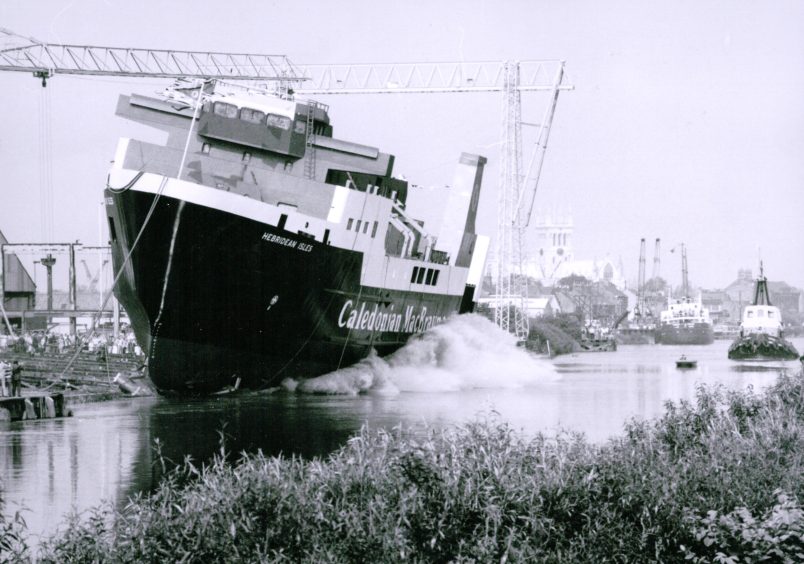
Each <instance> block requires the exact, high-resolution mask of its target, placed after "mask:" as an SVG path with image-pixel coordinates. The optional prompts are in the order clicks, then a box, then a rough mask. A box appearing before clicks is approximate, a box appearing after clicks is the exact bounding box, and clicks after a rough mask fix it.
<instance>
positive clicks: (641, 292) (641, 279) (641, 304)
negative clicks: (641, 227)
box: [634, 237, 645, 319]
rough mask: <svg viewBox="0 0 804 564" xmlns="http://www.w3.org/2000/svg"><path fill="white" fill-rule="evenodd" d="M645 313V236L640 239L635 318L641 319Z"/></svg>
mask: <svg viewBox="0 0 804 564" xmlns="http://www.w3.org/2000/svg"><path fill="white" fill-rule="evenodd" d="M643 315H645V238H644V237H643V238H642V239H640V241H639V275H638V277H637V303H636V307H635V308H634V318H635V319H639V318H641V317H642V316H643Z"/></svg>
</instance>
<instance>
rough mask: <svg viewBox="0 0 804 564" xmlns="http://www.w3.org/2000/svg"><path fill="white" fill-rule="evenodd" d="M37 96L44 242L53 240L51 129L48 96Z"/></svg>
mask: <svg viewBox="0 0 804 564" xmlns="http://www.w3.org/2000/svg"><path fill="white" fill-rule="evenodd" d="M40 90H41V95H40V96H39V196H40V198H41V201H42V207H41V210H40V221H41V236H42V238H43V240H44V241H45V242H50V241H51V240H52V239H53V128H52V123H51V119H50V115H51V109H50V106H51V104H50V94H49V91H48V89H47V88H42V89H40Z"/></svg>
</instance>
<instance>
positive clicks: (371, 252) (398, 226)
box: [105, 82, 488, 394]
mask: <svg viewBox="0 0 804 564" xmlns="http://www.w3.org/2000/svg"><path fill="white" fill-rule="evenodd" d="M117 114H118V115H120V116H122V117H125V118H127V119H130V120H134V121H136V122H140V123H143V124H146V125H148V126H151V127H155V128H158V129H160V130H162V131H163V132H165V133H166V134H167V139H166V142H165V143H164V144H155V143H150V142H145V141H138V140H135V139H121V140H120V141H119V143H118V147H117V151H116V154H115V157H114V161H113V165H112V167H111V170H110V172H109V176H108V181H107V188H106V190H105V201H106V212H107V215H108V220H109V230H110V238H111V244H112V256H113V264H114V267H115V272H120V278H119V280H118V282H117V284H116V286H115V295H116V297H117V298H118V299H119V301H120V303H121V304H122V305H123V306H124V308H125V310H126V312H127V314H128V316H129V319H130V320H131V324H132V328H133V330H134V333H135V335H136V338H137V341H138V343H139V344H140V346H141V347H142V349H143V350H144V351H146V354H147V359H148V374H149V376H150V378H151V380H152V381H153V383H154V385H155V386H156V388H157V389H158V390H159V391H160V392H163V393H178V394H207V393H213V392H216V391H219V390H222V389H227V388H231V387H232V386H235V387H236V386H242V387H249V388H263V387H269V386H273V385H276V384H277V383H278V382H280V381H281V380H282V379H284V378H288V377H293V378H300V377H301V378H303V377H311V376H316V375H319V374H322V373H325V372H328V371H331V370H334V369H337V368H339V367H342V366H347V365H349V364H351V363H354V362H356V361H357V360H359V359H361V358H363V357H365V356H367V355H368V354H369V353H370V352H371V351H372V349H373V350H375V351H376V352H377V354H379V355H381V356H382V355H385V354H388V353H390V352H393V351H394V350H396V349H398V348H399V347H401V346H402V345H403V344H405V342H406V341H407V340H408V339H409V338H410V337H411V336H412V335H415V334H417V333H420V332H423V331H425V330H426V329H428V328H429V327H431V326H433V325H435V324H438V323H441V322H442V321H444V320H446V319H447V318H448V317H449V316H451V315H453V314H456V313H463V312H468V311H471V309H472V307H473V297H474V292H475V289H476V285H477V283H478V282H479V280H480V275H481V272H482V269H483V264H484V262H485V254H486V250H487V248H488V238H486V237H483V236H478V235H476V234H475V216H476V213H477V205H478V198H479V195H480V186H481V180H482V176H483V169H484V165H485V163H486V159H485V158H484V157H482V156H478V155H471V154H466V153H464V154H461V155H460V158H459V162H458V165H457V171H456V174H455V178H454V182H453V183H452V185H451V187H450V188H449V189H448V194H447V195H446V200H447V203H446V211H445V213H444V217H443V220H442V223H441V226H440V229H439V231H438V232H437V233H435V234H431V233H429V232H428V231H426V230H425V228H424V226H423V223H422V222H421V221H418V220H416V219H415V218H413V217H411V216H410V215H409V213H408V211H407V209H406V200H407V196H408V190H409V185H408V182H407V181H406V180H404V179H399V178H395V177H394V175H393V165H394V157H393V155H390V154H387V153H383V152H381V151H380V150H379V149H377V148H375V147H372V146H368V145H362V144H358V143H354V142H351V141H345V140H341V139H337V138H335V137H333V127H332V125H331V123H330V118H329V108H328V107H327V106H325V105H323V104H320V103H318V102H315V101H311V100H301V99H298V98H294V97H293V95H292V93H291V92H281V91H279V92H269V91H266V90H262V89H256V88H248V87H244V86H239V85H233V84H226V83H223V82H210V83H206V84H205V86H204V88H202V89H199V88H198V87H195V88H180V85H176V86H175V87H174V88H171V89H168V91H167V92H166V94H165V95H164V96H157V97H151V96H142V95H137V94H132V95H130V96H121V97H120V99H119V101H118V107H117Z"/></svg>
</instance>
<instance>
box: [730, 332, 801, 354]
mask: <svg viewBox="0 0 804 564" xmlns="http://www.w3.org/2000/svg"><path fill="white" fill-rule="evenodd" d="M728 357H729V359H730V360H796V359H797V358H798V357H799V356H798V351H797V350H796V347H795V346H793V344H792V343H791V342H789V341H787V340H786V339H783V338H781V337H775V336H773V335H766V334H764V333H757V334H752V335H747V336H745V337H740V338H738V339H735V341H734V342H733V343H732V344H731V346H730V347H729V352H728Z"/></svg>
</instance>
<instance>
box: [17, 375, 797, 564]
mask: <svg viewBox="0 0 804 564" xmlns="http://www.w3.org/2000/svg"><path fill="white" fill-rule="evenodd" d="M803 477H804V375H802V374H799V375H797V376H784V375H783V376H781V377H780V378H779V380H778V382H777V383H776V384H775V385H774V386H773V387H771V388H770V389H769V390H767V392H766V393H764V394H763V395H757V394H755V393H753V392H752V391H750V390H749V391H746V392H740V393H736V392H724V391H722V390H720V389H707V388H701V389H699V391H698V394H697V397H696V400H695V402H680V403H677V404H674V403H668V404H667V406H666V411H665V413H664V415H663V416H662V417H660V418H658V419H656V420H652V421H632V422H629V423H628V424H627V425H626V427H625V431H624V433H623V434H622V435H621V436H619V437H617V438H615V439H612V440H611V441H609V442H608V443H607V444H605V445H603V446H594V445H590V444H589V443H587V442H586V441H585V440H584V438H583V437H582V436H578V435H574V434H571V433H563V434H560V435H559V436H558V437H546V436H537V437H535V438H532V439H528V438H525V437H523V436H521V434H519V433H517V432H516V431H515V430H513V429H511V428H510V427H509V426H508V425H506V424H504V423H501V422H500V421H499V420H497V419H496V418H494V417H493V416H490V417H488V418H485V419H482V418H481V419H478V420H476V421H474V422H472V423H469V424H467V425H464V426H461V427H456V428H449V429H445V430H435V429H424V430H422V429H401V428H397V429H394V430H393V431H384V430H368V429H364V430H363V431H362V432H361V433H360V434H359V435H358V436H356V437H354V438H353V439H351V440H350V441H349V442H348V443H347V444H346V445H344V447H343V448H342V449H341V450H339V451H338V452H336V453H335V454H333V455H332V456H330V457H329V458H328V459H326V460H318V459H316V460H311V461H304V460H301V459H298V458H267V457H264V456H262V455H259V454H258V455H251V456H244V457H243V458H242V459H241V460H240V461H239V462H238V463H236V464H230V463H227V462H226V461H225V456H224V453H223V452H221V454H220V455H219V456H217V457H216V458H215V459H214V460H213V461H212V462H211V463H210V464H208V465H205V466H203V467H197V466H194V465H193V464H191V463H190V462H185V464H184V465H183V466H182V467H180V468H178V469H176V470H174V471H172V472H168V474H167V476H166V478H165V479H164V480H163V482H162V484H161V485H160V487H159V488H158V489H157V490H156V491H155V492H154V493H152V494H151V495H148V496H139V497H136V498H135V499H132V500H131V501H130V503H129V504H128V505H127V506H126V507H125V508H124V509H115V508H113V507H111V506H105V507H101V508H98V509H96V510H94V511H92V512H90V513H89V515H88V516H84V517H83V518H78V517H74V518H72V519H71V520H70V521H69V522H67V523H66V525H65V528H64V529H63V530H62V531H61V532H60V533H59V534H57V535H56V536H54V537H53V538H51V539H49V540H48V541H46V542H45V543H44V545H43V547H42V551H41V555H40V557H41V560H42V561H44V562H74V561H81V562H93V561H94V562H141V561H146V562H157V561H180V562H241V561H248V562H277V561H278V562H282V561H304V562H363V561H371V562H411V561H412V562H453V561H454V562H470V561H474V562H507V561H510V562H536V561H538V562H646V561H653V562H684V561H688V562H713V561H715V562H718V561H719V562H747V561H751V562H763V561H772V562H800V561H802V560H804V553H802V548H801V547H802V546H804V542H802V541H804V539H803V538H802V535H803V534H804V512H803V511H802V506H801V499H802V495H804V478H803ZM3 530H4V531H7V530H8V529H7V528H6V529H3ZM5 534H7V533H5Z"/></svg>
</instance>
